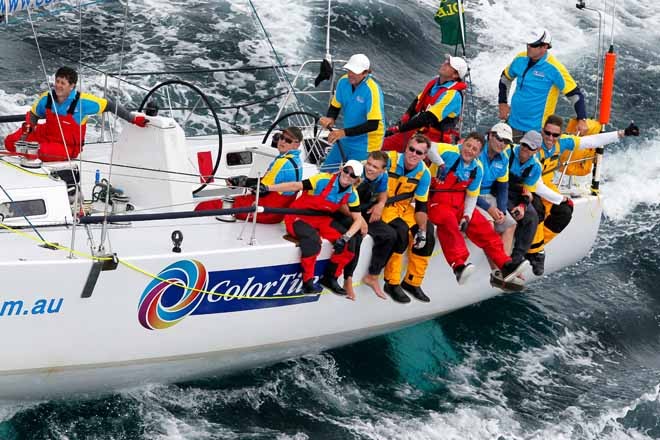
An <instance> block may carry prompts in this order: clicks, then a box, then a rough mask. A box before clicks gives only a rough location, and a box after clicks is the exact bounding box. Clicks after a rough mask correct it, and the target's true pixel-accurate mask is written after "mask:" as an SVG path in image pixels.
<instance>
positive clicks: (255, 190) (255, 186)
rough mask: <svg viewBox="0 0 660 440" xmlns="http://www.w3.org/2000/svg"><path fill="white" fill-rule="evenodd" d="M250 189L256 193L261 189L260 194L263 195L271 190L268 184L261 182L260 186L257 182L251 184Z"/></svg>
mask: <svg viewBox="0 0 660 440" xmlns="http://www.w3.org/2000/svg"><path fill="white" fill-rule="evenodd" d="M250 189H251V190H252V191H254V192H255V193H256V192H257V191H259V195H260V196H262V197H263V196H265V195H266V194H268V193H269V192H270V190H269V189H268V186H266V185H264V184H263V183H260V184H259V186H257V185H256V184H255V185H251V186H250Z"/></svg>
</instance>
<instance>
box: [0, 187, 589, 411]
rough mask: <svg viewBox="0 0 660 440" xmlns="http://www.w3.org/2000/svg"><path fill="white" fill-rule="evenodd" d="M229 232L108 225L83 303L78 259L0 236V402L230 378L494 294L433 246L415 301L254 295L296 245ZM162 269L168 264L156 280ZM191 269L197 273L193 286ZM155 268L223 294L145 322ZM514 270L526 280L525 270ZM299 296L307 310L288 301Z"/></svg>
mask: <svg viewBox="0 0 660 440" xmlns="http://www.w3.org/2000/svg"><path fill="white" fill-rule="evenodd" d="M600 218H601V207H600V204H599V201H598V198H597V197H593V196H585V197H582V198H578V199H575V212H574V218H573V220H572V222H571V224H570V225H569V226H568V227H567V229H566V230H565V231H564V232H562V234H560V235H559V236H558V237H557V238H556V239H555V240H554V241H553V242H552V243H551V244H550V245H549V246H548V250H547V260H546V272H552V271H556V270H558V269H560V268H563V267H566V266H568V265H571V264H574V263H575V262H577V261H578V260H580V259H581V258H583V257H584V256H585V255H587V254H588V253H589V251H590V249H591V246H592V245H593V243H594V241H595V238H596V234H597V231H598V227H599V224H600ZM242 228H243V224H242V223H240V222H239V223H234V224H224V223H221V222H218V221H216V220H215V219H213V218H200V219H185V220H180V221H176V222H157V221H153V222H143V223H137V224H133V225H131V226H130V227H121V226H115V227H113V228H111V229H110V230H109V242H110V243H111V245H112V247H113V249H115V250H117V257H118V258H119V259H120V264H119V265H118V267H117V268H116V269H115V270H108V271H103V272H101V273H100V275H99V277H98V280H97V282H96V284H95V286H94V288H93V290H92V291H91V296H90V297H88V298H82V297H81V293H82V292H83V290H84V286H85V283H86V282H88V275H89V273H90V270H91V268H92V261H91V260H90V259H87V258H84V257H76V258H73V259H72V258H68V253H67V252H65V251H61V250H60V251H54V250H48V249H44V248H42V247H39V246H38V243H34V244H32V243H30V244H28V245H26V239H25V238H24V237H21V236H18V235H15V234H1V235H2V239H1V241H2V247H3V253H4V257H2V259H1V260H0V267H1V269H0V270H1V271H2V274H3V283H2V285H3V287H2V289H0V334H2V335H3V337H2V339H1V340H0V353H2V355H1V357H0V400H22V399H37V398H42V397H53V396H63V395H70V394H78V393H96V392H103V391H109V390H116V389H121V388H127V387H134V386H140V385H143V384H147V383H167V382H176V381H184V380H189V379H194V378H199V377H205V376H212V375H224V374H229V373H235V372H240V371H243V370H246V369H249V368H254V367H259V366H263V365H268V364H272V363H274V362H276V361H279V360H283V359H287V358H291V357H296V356H300V355H303V354H306V353H314V352H319V351H322V350H327V349H329V348H333V347H338V346H341V345H345V344H349V343H352V342H356V341H360V340H364V339H367V338H370V337H373V336H376V335H379V334H383V333H386V332H389V331H392V330H396V329H398V328H402V327H404V326H407V325H411V324H414V323H416V322H420V321H423V320H427V319H431V318H433V317H436V316H440V315H443V314H446V313H449V312H451V311H454V310H456V309H459V308H462V307H465V306H468V305H471V304H474V303H477V302H479V301H483V300H485V299H487V298H490V297H493V296H496V295H498V294H500V293H501V291H499V290H496V289H493V288H491V287H490V285H489V283H488V275H489V269H488V264H487V262H486V260H485V257H484V255H483V253H482V252H481V251H480V250H479V249H475V248H474V247H473V246H472V245H470V250H471V253H472V256H471V261H472V262H473V263H475V265H476V266H477V268H478V271H477V273H475V274H474V275H473V277H472V278H471V279H470V280H469V282H468V283H467V284H466V285H464V286H458V285H457V283H456V281H455V279H454V276H453V274H452V272H451V270H450V269H449V267H448V265H447V263H446V261H445V260H444V257H443V255H442V254H441V251H440V250H439V246H438V245H437V244H436V250H435V254H434V256H433V258H432V261H431V263H430V266H429V270H428V273H427V275H426V278H425V281H424V284H423V288H424V290H425V291H426V292H427V293H428V294H429V296H430V298H431V302H430V303H428V304H425V303H421V302H418V301H415V300H413V301H412V302H411V303H410V304H406V305H402V304H398V303H395V302H394V301H392V300H387V301H383V300H381V299H379V298H378V297H376V296H375V295H374V294H373V292H372V291H371V290H370V289H369V288H367V287H366V286H363V285H358V286H357V287H356V291H357V300H356V301H355V302H353V301H348V300H346V299H345V298H343V297H339V296H336V295H334V294H332V293H328V292H327V291H326V292H324V293H323V294H321V295H320V296H315V297H311V298H294V299H263V298H264V297H271V298H278V297H281V296H286V295H295V292H296V290H297V289H298V287H299V285H300V280H299V275H298V261H299V250H298V248H297V247H296V246H295V244H294V243H292V242H290V241H287V240H284V239H283V238H282V236H283V234H284V227H283V225H282V224H280V225H259V226H258V228H257V231H256V238H257V245H251V244H250V243H249V240H248V235H249V234H250V226H248V227H247V228H246V231H245V232H244V234H243V237H244V239H243V240H238V239H237V237H238V236H239V235H240V233H241V230H242ZM175 229H176V230H180V231H181V232H182V233H183V236H184V239H183V243H182V245H181V248H182V252H181V253H174V252H172V243H171V241H170V236H171V233H172V231H173V230H175ZM41 233H42V234H43V235H44V238H45V239H46V240H48V241H51V242H58V243H68V242H69V240H70V239H71V230H70V229H69V228H63V227H61V228H50V229H49V228H43V229H42V230H41ZM86 240H87V233H86V232H85V230H84V228H82V227H79V228H78V229H77V232H76V243H79V244H80V243H86ZM370 248H371V239H370V238H368V237H367V238H366V239H365V241H364V243H363V245H362V252H361V256H360V264H359V265H358V268H357V270H356V273H355V278H354V279H355V281H359V280H360V279H361V277H362V275H363V274H364V273H365V271H366V267H367V265H368V262H369V257H370ZM331 250H332V249H331V246H330V245H329V244H328V243H325V244H324V248H323V251H322V253H321V256H320V259H319V260H320V261H322V260H326V259H327V258H328V257H329V255H330V252H331ZM182 262H185V263H182ZM191 262H197V263H191ZM170 265H174V268H173V269H171V270H170V271H169V272H163V271H164V269H165V268H167V267H168V266H170ZM191 265H192V266H191ZM318 266H319V267H321V266H322V265H321V264H319V265H318ZM190 267H194V268H195V269H196V270H203V269H206V271H207V274H206V276H207V278H206V280H204V279H202V276H203V274H201V275H200V274H199V272H194V271H193V272H191V271H190V270H189V269H190ZM200 268H201V269H200ZM317 273H320V269H318V268H317ZM157 274H160V276H161V277H165V278H168V277H169V278H168V279H170V280H175V279H180V280H182V282H185V283H188V284H194V283H195V280H196V279H197V281H198V282H199V283H202V284H203V286H204V287H203V290H206V291H213V292H217V293H223V294H224V293H226V294H228V295H233V296H234V297H226V296H218V295H200V297H201V299H200V298H197V299H195V301H197V303H196V305H195V306H194V307H190V308H189V311H188V312H186V313H184V314H183V315H182V316H183V317H179V318H176V317H174V315H176V313H174V312H173V315H172V316H170V317H169V318H166V319H160V318H154V316H153V314H152V315H149V313H147V312H146V310H147V304H148V300H149V298H150V296H149V295H152V297H155V298H158V292H159V291H158V287H156V288H154V287H153V286H152V288H150V287H149V285H150V283H152V282H153V283H155V284H156V285H159V282H158V281H157V280H156V281H154V278H153V277H152V275H157ZM198 275H200V276H198ZM525 275H526V277H527V279H528V280H531V279H533V275H531V273H528V274H525ZM186 277H188V278H186ZM196 277H197V278H196ZM173 282H175V281H173ZM200 285H201V284H200ZM161 287H162V285H161ZM172 289H173V290H175V289H174V288H172ZM180 290H181V289H179V291H180ZM161 293H162V292H161ZM193 294H194V292H193ZM153 295H155V296H153ZM163 295H165V294H163ZM167 295H169V297H166V300H165V301H164V302H162V303H160V306H161V312H162V310H164V309H167V308H168V307H174V308H176V305H177V304H179V303H181V301H182V295H181V292H179V294H177V293H175V292H173V291H172V292H170V293H169V294H167ZM236 295H241V296H243V297H242V298H236V297H235V296H236ZM248 296H249V297H251V298H247V297H248ZM259 298H262V299H259ZM303 300H304V301H307V302H299V301H303ZM297 301H298V302H299V303H297V304H296V303H295V302H297ZM193 302H194V301H193ZM154 304H156V303H155V302H154ZM190 310H192V311H190ZM180 312H181V311H179V312H177V313H179V314H181V313H180ZM168 320H169V321H168ZM172 320H175V321H176V322H175V323H174V324H172V325H170V326H169V327H167V328H158V326H159V325H162V326H167V325H169V324H171V322H172ZM163 323H165V324H163Z"/></svg>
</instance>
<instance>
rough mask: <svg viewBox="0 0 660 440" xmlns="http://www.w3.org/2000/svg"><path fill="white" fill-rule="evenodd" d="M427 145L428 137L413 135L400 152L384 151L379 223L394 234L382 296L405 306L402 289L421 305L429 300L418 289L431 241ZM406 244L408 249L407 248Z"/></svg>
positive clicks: (431, 246) (431, 248)
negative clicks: (385, 201) (383, 193)
mask: <svg viewBox="0 0 660 440" xmlns="http://www.w3.org/2000/svg"><path fill="white" fill-rule="evenodd" d="M430 146H431V141H430V140H429V138H427V137H426V136H424V135H422V134H416V135H414V136H413V137H412V138H411V139H410V140H409V141H408V146H407V148H406V150H405V152H404V153H397V152H396V151H388V152H387V155H388V156H389V166H388V183H387V196H388V200H389V201H390V203H389V204H388V205H387V206H386V207H385V208H384V209H383V215H382V220H383V221H384V222H385V223H387V224H388V225H389V226H390V227H391V228H393V229H394V230H395V231H396V241H395V242H394V247H393V248H392V255H391V257H390V259H389V260H388V261H387V264H386V265H385V271H384V277H385V288H384V290H385V293H387V294H388V295H390V297H391V298H392V299H393V300H394V301H396V302H400V303H409V302H410V298H409V297H408V295H406V294H405V292H404V290H406V291H407V292H408V293H410V294H411V295H412V296H414V297H415V298H416V299H418V300H419V301H422V302H429V301H430V299H429V297H428V296H427V295H426V294H425V293H424V291H423V290H422V288H421V285H422V281H423V280H424V275H425V274H426V268H427V266H428V261H429V258H430V257H431V254H432V253H433V247H434V246H435V240H434V239H433V226H432V225H431V224H430V223H429V221H428V215H427V202H428V197H429V185H430V183H431V174H430V172H429V169H428V167H427V166H426V164H425V163H424V159H425V158H426V153H427V152H428V150H429V148H430ZM409 244H410V246H409ZM406 252H407V253H408V267H407V271H406V275H405V277H404V278H403V282H402V280H401V272H402V269H403V267H402V266H403V254H404V253H406Z"/></svg>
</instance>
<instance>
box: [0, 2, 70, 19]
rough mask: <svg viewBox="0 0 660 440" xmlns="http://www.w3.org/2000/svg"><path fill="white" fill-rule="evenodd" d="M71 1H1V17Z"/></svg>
mask: <svg viewBox="0 0 660 440" xmlns="http://www.w3.org/2000/svg"><path fill="white" fill-rule="evenodd" d="M70 1H71V0H0V15H3V16H5V17H6V16H8V15H12V14H14V13H16V12H20V11H24V10H26V9H28V8H32V9H39V8H43V7H48V6H53V5H55V4H59V3H69V2H70Z"/></svg>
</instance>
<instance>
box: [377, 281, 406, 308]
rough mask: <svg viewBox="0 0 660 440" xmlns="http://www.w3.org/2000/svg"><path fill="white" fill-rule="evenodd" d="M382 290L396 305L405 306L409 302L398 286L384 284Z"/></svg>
mask: <svg viewBox="0 0 660 440" xmlns="http://www.w3.org/2000/svg"><path fill="white" fill-rule="evenodd" d="M383 290H384V291H385V293H387V294H388V295H389V296H390V297H391V298H392V299H393V300H394V301H396V302H398V303H401V304H406V303H409V302H410V298H409V297H408V295H406V293H405V292H404V291H403V289H402V288H401V286H400V285H398V284H390V283H385V285H384V286H383Z"/></svg>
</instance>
